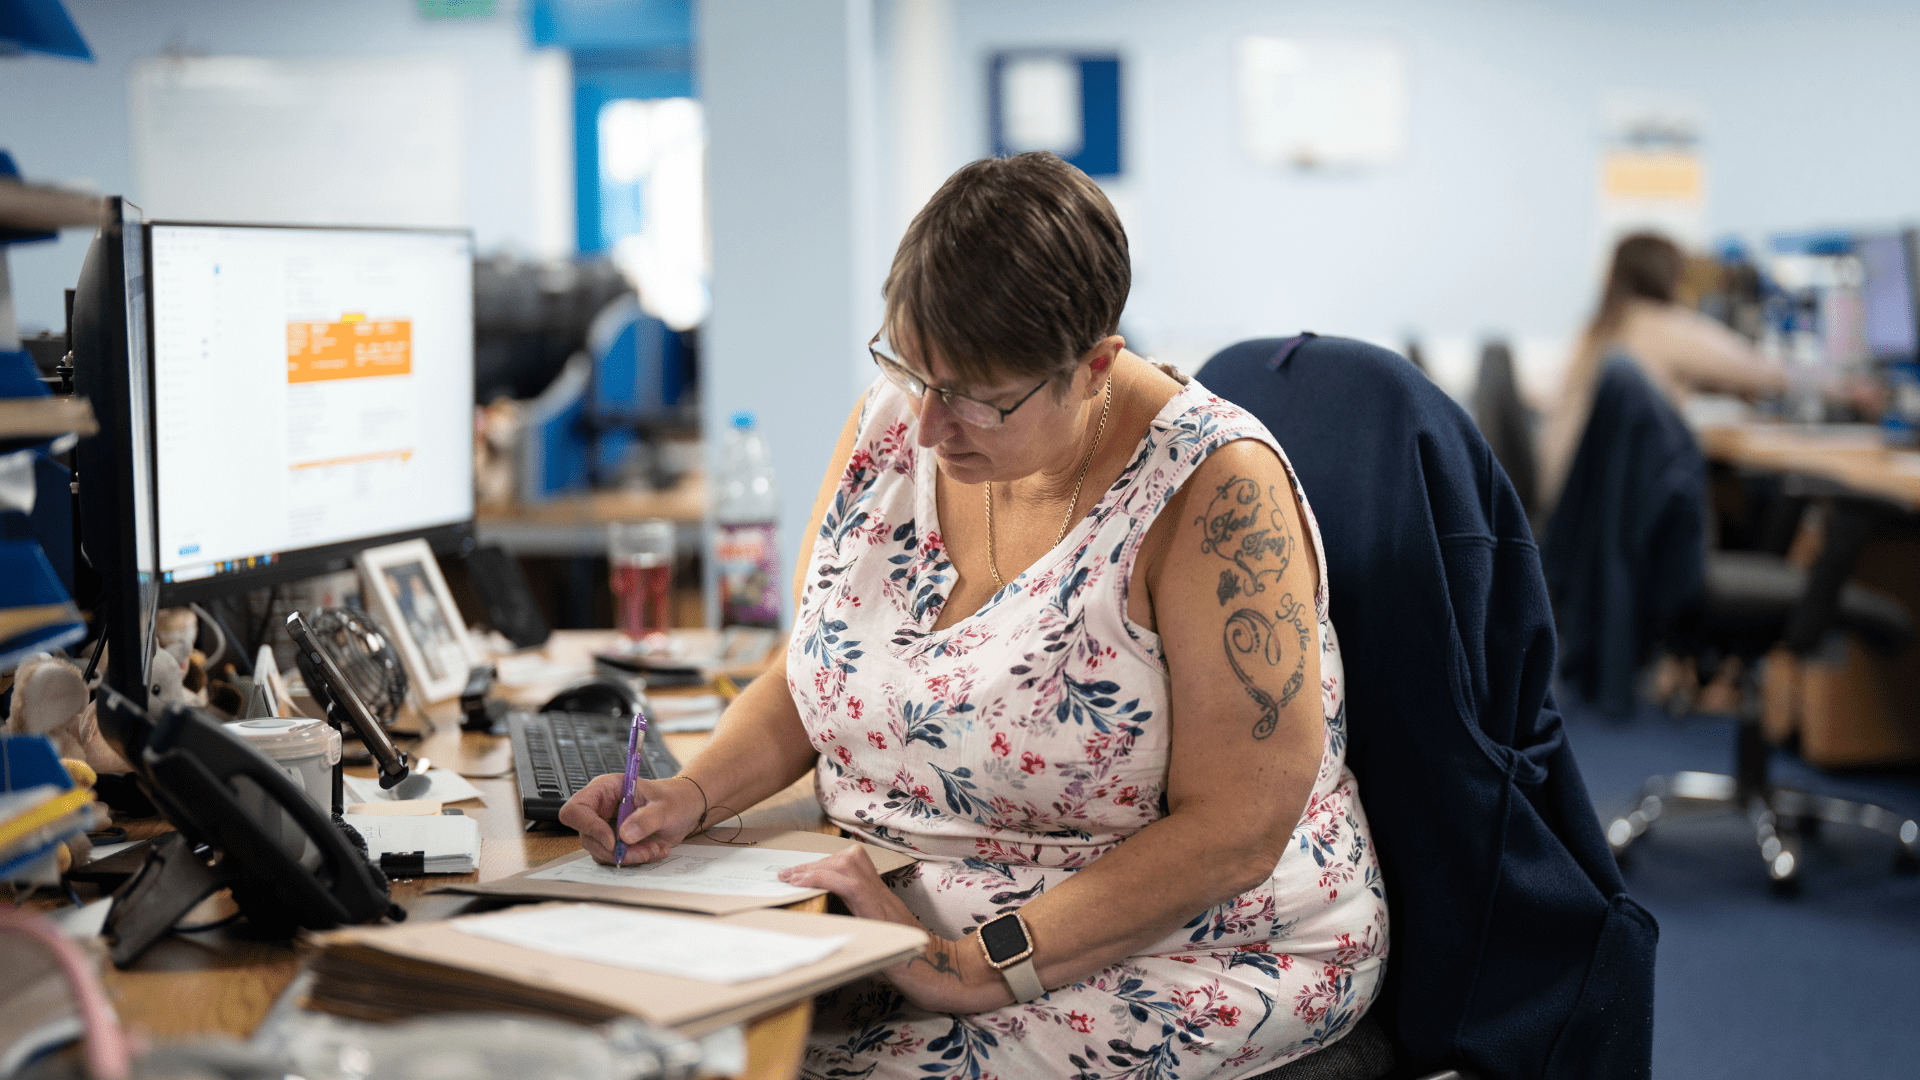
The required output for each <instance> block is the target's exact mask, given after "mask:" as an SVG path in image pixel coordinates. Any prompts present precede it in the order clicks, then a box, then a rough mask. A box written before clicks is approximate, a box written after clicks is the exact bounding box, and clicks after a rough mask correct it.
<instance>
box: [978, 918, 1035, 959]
mask: <svg viewBox="0 0 1920 1080" xmlns="http://www.w3.org/2000/svg"><path fill="white" fill-rule="evenodd" d="M980 944H982V945H985V946H986V947H987V956H988V958H989V959H991V960H992V961H993V962H994V963H996V964H1004V963H1006V962H1007V961H1009V960H1011V959H1013V958H1014V957H1016V956H1019V955H1020V954H1021V953H1023V952H1026V951H1027V932H1026V931H1025V930H1024V929H1022V928H1021V926H1020V920H1018V919H1016V918H1014V917H1013V916H1012V915H1002V916H1001V917H1000V918H998V919H995V920H993V921H992V922H990V923H988V924H986V925H985V926H982V927H981V928H980Z"/></svg>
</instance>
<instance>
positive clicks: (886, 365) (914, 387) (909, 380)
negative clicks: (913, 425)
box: [873, 348, 927, 397]
mask: <svg viewBox="0 0 1920 1080" xmlns="http://www.w3.org/2000/svg"><path fill="white" fill-rule="evenodd" d="M873 362H874V363H876V364H879V365H880V370H881V371H883V372H885V373H886V376H887V378H889V379H891V380H893V385H895V386H897V387H899V388H900V389H902V390H905V391H906V392H907V394H908V395H909V396H911V397H919V396H920V395H922V394H924V393H926V392H927V384H926V383H923V382H921V381H920V380H919V378H918V377H916V376H915V375H914V373H913V372H911V371H908V370H907V369H906V368H903V367H901V366H900V364H899V363H898V362H897V361H894V360H889V359H887V357H885V356H883V355H882V354H881V353H880V351H879V349H878V348H875V349H874V351H873Z"/></svg>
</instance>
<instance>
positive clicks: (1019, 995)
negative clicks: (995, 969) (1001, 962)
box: [1000, 956, 1047, 1001]
mask: <svg viewBox="0 0 1920 1080" xmlns="http://www.w3.org/2000/svg"><path fill="white" fill-rule="evenodd" d="M1000 974H1001V976H1002V977H1003V978H1005V979H1006V980H1007V987H1008V989H1010V990H1012V991H1013V999H1014V1000H1015V1001H1032V1000H1033V999H1034V998H1037V997H1039V996H1040V995H1042V994H1044V993H1046V992H1047V988H1046V987H1044V986H1041V985H1040V975H1039V973H1038V972H1036V971H1034V969H1033V957H1031V956H1029V957H1027V958H1026V959H1025V960H1022V961H1020V962H1019V963H1017V964H1008V965H1007V966H1006V967H1003V968H1001V969H1000Z"/></svg>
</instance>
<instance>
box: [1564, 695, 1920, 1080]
mask: <svg viewBox="0 0 1920 1080" xmlns="http://www.w3.org/2000/svg"><path fill="white" fill-rule="evenodd" d="M1563 701H1564V697H1563ZM1566 711H1567V728H1568V731H1569V734H1570V736H1571V738H1572V740H1573V747H1574V754H1575V757H1576V759H1577V760H1578V761H1579V763H1580V771H1581V774H1582V775H1583V776H1584V777H1585V779H1586V783H1587V790H1588V792H1589V793H1590V794H1591V795H1592V797H1593V801H1594V805H1595V807H1596V809H1597V810H1598V811H1599V812H1600V813H1601V815H1602V817H1603V820H1605V819H1606V818H1607V817H1609V816H1610V815H1611V814H1613V813H1615V812H1617V811H1618V810H1620V809H1622V808H1625V807H1626V806H1628V805H1629V804H1630V803H1631V800H1632V798H1633V796H1634V794H1635V793H1636V792H1637V791H1638V789H1639V786H1640V784H1641V782H1642V781H1644V780H1645V779H1646V778H1647V777H1648V776H1649V775H1652V774H1655V773H1665V772H1672V771H1675V770H1679V769H1698V770H1702V771H1708V772H1728V771H1731V768H1732V758H1733V732H1734V725H1733V721H1732V720H1731V719H1729V718H1726V717H1714V716H1694V717H1687V718H1683V719H1674V718H1671V717H1668V716H1667V715H1666V714H1664V713H1662V712H1659V711H1657V710H1653V709H1643V710H1641V711H1640V712H1639V713H1638V714H1637V715H1636V716H1634V717H1633V718H1632V719H1630V720H1627V721H1616V720H1610V719H1608V718H1606V717H1604V716H1602V715H1600V714H1599V713H1598V712H1597V711H1595V710H1592V709H1588V708H1582V707H1580V706H1578V705H1574V706H1571V707H1569V708H1568V709H1567V710H1566ZM1773 775H1774V777H1775V778H1776V780H1778V781H1780V782H1782V783H1793V784H1795V785H1796V786H1800V787H1803V788H1807V789H1809V790H1813V791H1820V792H1824V793H1827V794H1831V795H1837V796H1841V797H1843V798H1850V799H1857V800H1863V801H1868V802H1874V803H1878V804H1879V805H1881V806H1884V807H1886V808H1887V809H1889V810H1894V811H1896V812H1899V813H1903V814H1907V815H1920V773H1915V772H1911V771H1910V772H1906V773H1891V772H1873V773H1849V774H1840V775H1828V774H1825V773H1821V772H1819V771H1817V770H1815V769H1812V768H1809V767H1808V766H1806V765H1805V764H1803V763H1801V762H1800V761H1799V760H1798V759H1797V758H1794V757H1792V756H1791V755H1789V754H1786V753H1783V752H1780V751H1775V753H1774V755H1773ZM1751 836H1752V832H1751V829H1750V828H1749V827H1748V826H1747V825H1746V822H1745V819H1744V818H1740V817H1736V816H1734V815H1731V814H1713V815H1703V816H1700V817H1693V818H1674V817H1671V816H1670V817H1668V818H1667V819H1664V820H1662V821H1661V822H1659V823H1658V824H1656V825H1655V826H1654V828H1653V829H1652V830H1651V831H1650V832H1649V833H1648V835H1647V836H1646V837H1643V838H1642V839H1640V840H1639V841H1636V842H1635V844H1634V846H1633V848H1632V849H1631V850H1630V851H1629V853H1628V856H1629V857H1628V860H1627V863H1626V866H1625V868H1624V869H1625V873H1626V879H1627V887H1628V889H1629V890H1630V891H1631V892H1632V893H1633V895H1634V897H1635V898H1636V899H1638V900H1639V901H1640V902H1641V903H1642V904H1644V905H1646V907H1647V909H1648V910H1650V911H1652V912H1653V914H1654V917H1655V918H1656V919H1658V920H1659V922H1660V950H1659V959H1658V961H1657V962H1656V983H1655V990H1654V1017H1655V1020H1654V1023H1655V1026H1654V1044H1653V1075H1654V1076H1655V1077H1656V1078H1660V1080H1665V1078H1669V1077H1673V1078H1685V1080H1718V1078H1722V1077H1726V1078H1734V1077H1739V1078H1743V1080H1752V1078H1765V1077H1796V1078H1798V1077H1828V1076H1832V1077H1848V1078H1852V1080H1858V1078H1863V1077H1896V1076H1900V1077H1907V1076H1920V1036H1917V1035H1916V1034H1915V1032H1916V1031H1917V1030H1920V875H1916V874H1907V875H1896V874H1894V873H1893V872H1892V865H1893V845H1892V841H1890V840H1888V839H1887V838H1885V837H1883V836H1880V835H1879V834H1877V833H1867V832H1866V831H1864V830H1861V829H1853V828H1841V827H1832V826H1830V827H1828V828H1827V829H1825V830H1824V831H1823V833H1822V836H1821V839H1820V842H1819V843H1816V844H1813V845H1809V847H1808V848H1807V850H1806V859H1805V869H1804V870H1803V872H1802V883H1801V888H1800V892H1799V895H1797V896H1792V897H1780V896H1775V895H1773V894H1772V892H1771V891H1770V890H1769V889H1768V887H1767V881H1766V872H1765V870H1764V868H1763V866H1762V864H1761V862H1760V858H1759V855H1758V853H1757V849H1756V847H1755V845H1754V843H1753V841H1752V839H1751Z"/></svg>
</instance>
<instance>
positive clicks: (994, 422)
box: [867, 332, 1051, 428]
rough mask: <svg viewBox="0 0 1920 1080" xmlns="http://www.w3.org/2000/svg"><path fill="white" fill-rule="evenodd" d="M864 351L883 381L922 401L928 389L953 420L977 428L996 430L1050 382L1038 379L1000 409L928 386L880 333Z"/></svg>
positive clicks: (974, 399)
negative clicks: (894, 352)
mask: <svg viewBox="0 0 1920 1080" xmlns="http://www.w3.org/2000/svg"><path fill="white" fill-rule="evenodd" d="M867 351H868V352H869V353H872V354H873V362H874V363H876V364H879V365H880V370H881V371H883V372H885V373H886V376H887V378H889V379H891V380H893V385H895V386H897V387H899V388H900V389H902V390H904V391H906V392H907V395H908V396H909V397H912V398H915V399H919V398H923V397H925V396H926V394H927V391H929V390H931V391H933V392H934V393H936V394H939V395H940V403H941V404H943V405H945V406H946V407H947V408H948V409H949V410H951V411H952V413H953V415H954V416H955V417H956V418H957V419H959V420H960V421H961V422H962V423H965V424H970V425H972V426H973V427H978V428H997V427H999V426H1000V425H1001V424H1004V423H1006V422H1007V417H1009V416H1012V415H1013V410H1014V409H1018V408H1019V407H1020V406H1022V405H1025V404H1026V403H1027V398H1030V397H1032V396H1033V395H1035V394H1037V393H1039V392H1040V387H1041V386H1045V385H1047V383H1048V382H1050V381H1051V380H1048V379H1042V380H1040V386H1036V387H1034V388H1033V389H1031V390H1029V391H1027V393H1026V396H1025V397H1022V398H1021V399H1020V400H1019V401H1016V402H1014V403H1013V405H1012V406H1011V407H1010V408H1005V409H1003V408H1001V407H1000V406H998V405H995V404H993V403H992V402H987V401H981V400H980V399H979V398H972V397H968V396H967V395H965V394H962V393H958V392H956V391H953V390H942V389H940V388H939V387H937V386H928V385H927V383H926V380H924V379H922V378H921V377H920V376H918V375H915V374H914V373H913V372H912V371H911V370H910V369H909V368H908V367H907V365H905V364H903V363H901V362H900V360H899V359H898V358H897V357H895V356H894V355H893V345H892V344H891V343H889V342H888V341H887V339H886V334H885V333H884V332H882V333H878V334H875V335H873V340H871V341H869V342H867Z"/></svg>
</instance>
